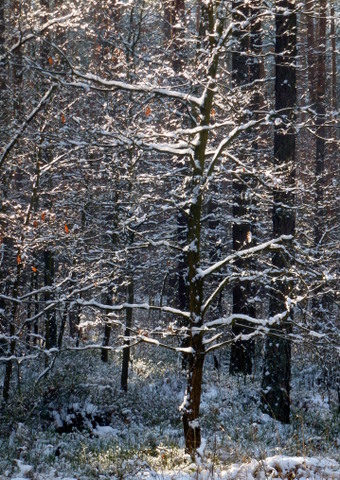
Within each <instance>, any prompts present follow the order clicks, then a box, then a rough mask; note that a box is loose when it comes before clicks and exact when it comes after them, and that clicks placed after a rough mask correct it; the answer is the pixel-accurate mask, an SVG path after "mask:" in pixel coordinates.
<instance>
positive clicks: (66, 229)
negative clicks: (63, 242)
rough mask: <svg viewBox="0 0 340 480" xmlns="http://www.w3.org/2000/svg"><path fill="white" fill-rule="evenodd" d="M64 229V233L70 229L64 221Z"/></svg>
mask: <svg viewBox="0 0 340 480" xmlns="http://www.w3.org/2000/svg"><path fill="white" fill-rule="evenodd" d="M64 230H65V233H70V229H69V228H68V226H67V225H66V223H65V226H64Z"/></svg>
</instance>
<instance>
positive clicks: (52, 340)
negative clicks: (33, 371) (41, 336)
mask: <svg viewBox="0 0 340 480" xmlns="http://www.w3.org/2000/svg"><path fill="white" fill-rule="evenodd" d="M44 265H45V272H44V273H45V286H46V287H47V289H46V291H45V295H44V297H45V298H44V300H45V308H47V312H46V321H45V339H46V349H47V350H49V349H50V348H55V347H56V346H57V316H56V309H55V307H54V306H52V307H50V306H49V304H50V302H51V301H53V295H52V292H51V289H52V287H53V285H54V274H55V272H54V269H55V264H54V254H53V252H52V251H51V250H45V252H44Z"/></svg>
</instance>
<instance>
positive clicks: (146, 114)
mask: <svg viewBox="0 0 340 480" xmlns="http://www.w3.org/2000/svg"><path fill="white" fill-rule="evenodd" d="M144 113H145V116H146V117H149V115H151V108H150V107H149V105H148V106H147V107H146V109H145V112H144Z"/></svg>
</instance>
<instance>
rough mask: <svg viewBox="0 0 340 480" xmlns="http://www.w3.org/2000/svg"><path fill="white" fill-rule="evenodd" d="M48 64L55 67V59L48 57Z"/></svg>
mask: <svg viewBox="0 0 340 480" xmlns="http://www.w3.org/2000/svg"><path fill="white" fill-rule="evenodd" d="M48 63H49V64H50V65H53V58H52V57H48Z"/></svg>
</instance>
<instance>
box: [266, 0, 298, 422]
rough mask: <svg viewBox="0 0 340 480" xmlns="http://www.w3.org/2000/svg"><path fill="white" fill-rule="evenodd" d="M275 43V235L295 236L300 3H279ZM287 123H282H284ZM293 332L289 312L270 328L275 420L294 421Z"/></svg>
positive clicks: (282, 259)
mask: <svg viewBox="0 0 340 480" xmlns="http://www.w3.org/2000/svg"><path fill="white" fill-rule="evenodd" d="M275 25H276V44H275V54H276V56H275V59H276V64H275V70H276V78H275V107H276V110H277V111H278V112H280V120H279V122H277V124H276V127H275V132H274V162H275V165H274V167H275V168H274V172H275V173H276V175H278V176H279V180H280V182H281V185H282V187H281V188H275V189H274V192H273V201H274V205H273V212H272V215H273V235H274V238H275V237H279V236H280V235H283V234H285V235H294V232H295V212H294V202H295V196H294V185H295V132H294V129H293V126H292V122H293V121H294V112H293V109H294V106H295V103H296V69H295V61H296V12H295V1H292V0H278V1H277V2H276V16H275ZM280 122H281V123H280ZM292 255H293V252H292V245H290V247H289V245H287V247H286V249H285V250H281V249H280V250H278V251H277V252H276V253H274V255H273V257H272V265H273V270H274V272H276V277H277V279H276V281H275V284H274V287H273V288H272V290H271V293H270V302H269V314H270V317H274V316H275V315H277V314H282V313H283V312H285V311H286V310H287V305H286V300H287V298H288V297H289V295H290V292H291V290H292V281H291V279H290V278H289V267H290V265H291V264H292ZM290 333H291V324H290V321H289V312H287V314H286V315H285V316H284V318H280V317H278V319H277V321H276V323H275V325H274V326H273V327H271V328H270V332H269V334H268V337H267V340H266V345H265V357H264V371H263V379H262V408H263V411H264V412H265V413H268V414H269V415H270V416H272V417H273V418H275V419H277V420H279V421H281V422H283V423H289V415H290V376H291V345H290V340H289V337H288V335H289V334H290Z"/></svg>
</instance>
